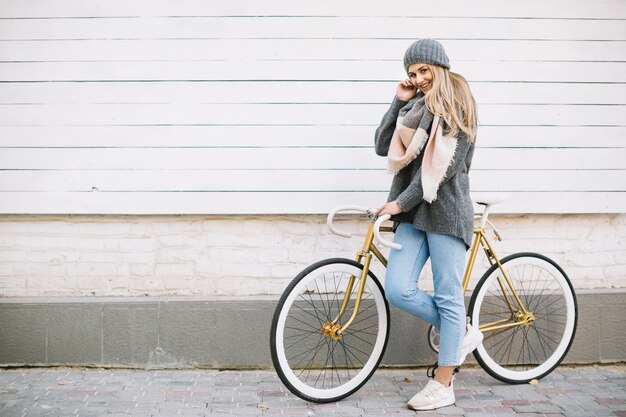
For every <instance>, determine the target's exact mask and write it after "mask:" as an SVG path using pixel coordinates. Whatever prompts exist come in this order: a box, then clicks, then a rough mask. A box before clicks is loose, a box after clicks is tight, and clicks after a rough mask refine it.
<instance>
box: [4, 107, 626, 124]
mask: <svg viewBox="0 0 626 417" xmlns="http://www.w3.org/2000/svg"><path fill="white" fill-rule="evenodd" d="M2 107H3V108H2V109H1V113H0V124H3V125H98V126H102V125H198V124H199V125H204V124H207V125H241V124H243V125H363V124H365V125H378V122H379V120H380V118H381V117H382V115H383V114H384V113H385V111H386V110H387V108H388V106H387V105H380V104H362V105H359V104H196V105H182V104H179V105H170V104H102V105H69V104H68V105H62V104H59V105H45V104H41V105H38V104H34V105H28V104H24V105H5V106H2ZM480 120H481V123H482V124H485V125H500V126H502V125H518V126H529V125H530V126H532V125H549V126H626V106H624V105H616V106H602V105H571V106H568V105H541V106H539V105H514V104H500V105H494V104H485V105H482V106H481V108H480Z"/></svg>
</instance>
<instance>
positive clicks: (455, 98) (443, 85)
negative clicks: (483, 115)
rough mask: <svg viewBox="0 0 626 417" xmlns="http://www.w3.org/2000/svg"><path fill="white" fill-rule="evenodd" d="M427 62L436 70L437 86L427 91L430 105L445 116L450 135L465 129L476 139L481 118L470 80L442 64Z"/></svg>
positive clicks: (471, 140)
mask: <svg viewBox="0 0 626 417" xmlns="http://www.w3.org/2000/svg"><path fill="white" fill-rule="evenodd" d="M426 65H428V68H429V69H430V71H431V73H432V74H433V86H432V88H431V89H430V91H428V93H426V107H427V108H428V110H430V111H431V113H433V114H435V115H439V116H441V117H442V118H443V120H444V121H445V122H446V124H447V125H448V127H449V128H450V132H449V133H447V134H448V135H450V136H456V135H457V133H458V132H459V130H461V131H462V132H463V133H465V134H466V135H467V140H468V141H469V142H470V143H471V142H473V141H474V139H475V138H476V128H477V124H478V120H477V116H476V101H475V100H474V96H473V95H472V92H471V91H470V88H469V84H468V83H467V80H465V78H463V76H462V75H460V74H457V73H455V72H452V71H449V70H448V69H447V68H444V67H441V66H439V65H431V64H426Z"/></svg>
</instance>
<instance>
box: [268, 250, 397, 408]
mask: <svg viewBox="0 0 626 417" xmlns="http://www.w3.org/2000/svg"><path fill="white" fill-rule="evenodd" d="M362 272H363V265H361V264H359V263H357V262H355V261H352V260H350V259H341V258H334V259H325V260H323V261H320V262H317V263H315V264H313V265H311V266H310V267H308V268H307V269H305V270H304V271H302V272H301V273H300V274H298V276H296V277H295V278H294V280H293V281H292V282H291V283H290V284H289V286H288V287H287V289H286V290H285V292H284V293H283V295H282V297H281V298H280V300H279V302H278V306H277V307H276V311H275V313H274V318H273V320H272V327H271V334H270V349H271V353H272V362H273V364H274V368H275V369H276V372H277V374H278V376H279V378H280V379H281V381H282V382H283V384H285V386H286V387H287V388H288V389H289V390H290V391H291V392H292V393H294V394H295V395H297V396H298V397H300V398H302V399H304V400H307V401H313V402H318V403H324V402H331V401H338V400H340V399H342V398H345V397H347V396H348V395H350V394H352V393H354V392H355V391H356V390H358V389H359V388H361V387H362V386H363V385H364V384H365V383H366V382H367V380H368V379H369V378H370V377H371V376H372V374H373V373H374V371H375V370H376V368H377V367H378V364H379V363H380V360H381V359H382V357H383V353H384V352H385V347H386V345H387V340H388V338H389V306H388V304H387V300H386V299H385V296H384V293H383V290H382V287H381V285H380V283H379V282H378V280H377V279H376V277H375V276H374V274H372V273H371V271H368V278H367V280H366V282H365V289H364V291H363V296H362V299H361V304H360V307H359V309H358V314H357V316H356V318H355V320H354V321H353V322H352V324H351V325H350V326H349V327H348V328H347V329H346V331H345V332H344V333H342V334H341V335H340V337H337V335H334V336H335V337H333V335H332V334H329V333H328V332H327V331H324V326H325V325H327V324H328V323H332V322H333V321H334V320H335V319H336V318H337V316H338V315H339V312H340V310H341V307H342V304H343V303H344V299H346V300H347V308H346V310H345V313H344V314H343V315H342V317H341V318H340V319H339V321H338V322H337V323H339V324H343V323H345V322H346V321H347V320H348V319H349V318H350V316H351V315H352V312H353V311H354V308H355V300H356V294H357V289H358V286H359V283H360V281H361V274H362ZM351 277H354V280H353V282H354V284H353V286H352V288H351V289H349V284H348V283H349V282H350V278H351ZM346 296H347V298H346ZM327 328H328V326H327Z"/></svg>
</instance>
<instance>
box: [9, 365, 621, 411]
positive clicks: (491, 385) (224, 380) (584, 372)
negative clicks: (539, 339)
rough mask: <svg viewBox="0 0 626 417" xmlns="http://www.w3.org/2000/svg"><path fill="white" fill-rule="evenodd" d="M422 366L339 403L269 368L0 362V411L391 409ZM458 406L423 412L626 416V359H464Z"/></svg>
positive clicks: (417, 381) (419, 381)
mask: <svg viewBox="0 0 626 417" xmlns="http://www.w3.org/2000/svg"><path fill="white" fill-rule="evenodd" d="M426 380H427V379H426V376H425V371H424V369H393V370H390V369H380V370H378V371H377V372H376V373H375V374H374V377H373V378H372V379H371V380H370V381H369V382H368V383H367V385H366V386H364V387H363V388H362V389H361V390H360V391H358V392H357V393H356V394H354V395H352V396H351V397H349V398H347V399H345V400H343V401H340V402H338V403H332V404H321V405H320V404H312V403H307V402H305V401H302V400H300V399H298V398H296V397H294V396H293V395H291V394H290V393H289V392H287V391H286V390H285V388H284V387H283V386H282V385H281V383H280V381H279V380H278V378H277V377H276V376H275V374H274V373H273V372H272V371H223V372H219V371H202V370H197V371H196V370H189V371H169V370H162V371H134V370H94V369H57V368H53V369H16V370H3V371H0V416H2V417H14V416H109V417H111V416H113V417H118V416H120V417H121V416H137V417H143V416H146V417H147V416H178V415H180V416H214V415H221V416H224V415H233V416H255V415H256V416H265V415H268V416H269V415H271V416H273V415H284V416H316V415H319V416H329V415H337V416H387V415H390V414H392V415H414V414H416V413H415V412H412V411H410V410H408V409H407V408H405V403H406V401H407V399H408V398H410V397H411V396H412V395H413V394H414V393H415V392H416V391H417V388H418V387H421V386H422V385H423V384H424V383H425V381H426ZM455 388H456V396H457V401H456V405H455V406H451V407H446V408H442V409H439V410H437V411H436V412H419V413H417V415H418V416H423V417H426V416H446V415H447V416H468V417H488V416H498V417H499V416H514V415H517V416H524V417H536V416H569V417H576V416H585V417H588V416H622V417H626V365H612V366H593V367H592V366H587V367H574V368H568V367H561V368H559V369H558V370H557V371H556V372H554V373H553V374H551V375H550V376H548V377H546V378H544V379H543V380H542V381H540V383H539V384H537V385H529V384H526V385H505V384H502V383H500V382H498V381H496V380H494V379H492V378H491V377H489V376H488V375H487V374H485V373H484V372H483V371H482V370H481V369H464V370H463V371H462V372H461V373H460V374H459V375H458V378H457V380H456V382H455Z"/></svg>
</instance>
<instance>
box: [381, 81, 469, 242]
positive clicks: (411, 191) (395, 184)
mask: <svg viewBox="0 0 626 417" xmlns="http://www.w3.org/2000/svg"><path fill="white" fill-rule="evenodd" d="M421 96H422V93H421V92H418V93H417V95H416V97H415V98H413V99H412V100H411V101H408V102H407V101H402V100H400V99H398V98H397V97H395V98H394V100H393V102H392V103H391V106H390V107H389V110H388V111H387V113H385V115H384V116H383V119H382V121H381V122H380V126H378V129H376V135H375V149H376V154H378V155H380V156H387V152H388V151H389V145H390V143H391V137H392V135H393V132H394V130H395V127H396V121H397V119H398V115H400V116H403V115H404V114H405V113H406V112H407V111H408V110H410V109H411V107H412V106H413V103H414V102H415V100H417V99H418V98H419V97H421ZM429 130H430V129H429ZM429 133H430V131H429ZM474 143H475V141H473V142H472V143H469V142H468V141H467V136H466V135H465V133H464V132H462V131H459V133H458V143H457V148H456V152H455V154H454V158H453V161H452V164H451V165H450V167H449V168H448V171H447V172H446V176H445V179H444V180H443V182H442V183H441V185H440V186H439V191H438V192H437V199H436V200H435V201H433V202H432V203H428V202H427V201H424V199H423V191H422V181H421V174H420V172H421V166H422V158H423V155H424V153H423V152H421V153H420V155H418V157H417V158H416V159H415V160H413V162H411V163H410V164H409V165H408V166H407V167H405V168H404V169H402V170H401V171H400V172H398V173H397V174H396V175H395V176H394V177H393V181H392V183H391V190H390V191H389V196H388V197H387V202H390V201H397V202H398V205H399V206H400V209H401V210H402V213H400V214H398V215H396V216H392V220H394V221H395V222H396V224H395V227H397V225H398V223H397V222H408V223H413V226H414V227H416V228H417V229H420V230H423V231H425V232H435V233H445V234H449V235H453V236H457V237H459V238H461V239H463V241H464V242H465V245H466V247H467V248H469V247H470V245H471V242H472V236H473V231H474V208H473V206H472V201H471V199H470V192H469V190H470V183H469V177H468V175H467V174H468V172H469V169H470V165H471V163H472V156H473V155H474ZM395 227H394V229H395Z"/></svg>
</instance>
